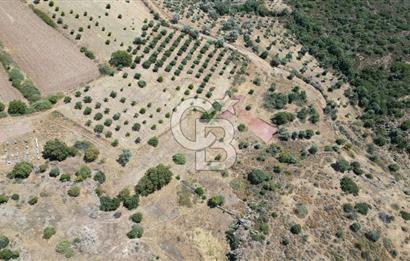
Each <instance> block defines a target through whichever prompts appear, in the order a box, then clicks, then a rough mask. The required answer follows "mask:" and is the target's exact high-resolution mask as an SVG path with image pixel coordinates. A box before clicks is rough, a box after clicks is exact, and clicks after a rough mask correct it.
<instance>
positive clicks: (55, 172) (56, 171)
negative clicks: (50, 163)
mask: <svg viewBox="0 0 410 261" xmlns="http://www.w3.org/2000/svg"><path fill="white" fill-rule="evenodd" d="M48 175H49V176H50V177H53V178H55V177H58V176H59V175H60V169H59V168H57V167H55V168H52V169H51V170H50V172H49V173H48Z"/></svg>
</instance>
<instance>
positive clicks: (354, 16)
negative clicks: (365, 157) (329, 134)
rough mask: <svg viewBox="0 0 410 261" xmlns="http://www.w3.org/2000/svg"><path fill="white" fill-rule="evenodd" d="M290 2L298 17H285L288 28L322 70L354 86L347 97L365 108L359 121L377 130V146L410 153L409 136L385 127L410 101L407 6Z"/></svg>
mask: <svg viewBox="0 0 410 261" xmlns="http://www.w3.org/2000/svg"><path fill="white" fill-rule="evenodd" d="M289 3H290V4H291V5H292V8H293V10H294V12H293V13H292V15H290V16H288V17H286V18H284V19H285V20H286V22H287V26H288V28H289V29H290V30H291V31H292V32H293V33H294V34H295V35H296V36H297V38H298V40H299V41H300V42H301V43H302V44H303V45H304V46H305V47H307V49H308V51H309V53H310V54H312V55H313V56H315V57H316V58H318V59H319V60H320V62H321V64H322V65H324V66H326V67H332V68H334V69H336V70H337V71H339V72H341V73H342V74H343V75H344V76H345V78H346V79H347V80H348V81H349V82H350V83H351V84H352V86H353V88H352V89H351V90H349V91H348V92H346V95H347V96H348V97H349V98H350V101H351V103H352V104H357V105H359V106H360V107H362V108H363V109H364V113H363V115H362V116H361V119H362V120H363V122H364V125H365V126H366V127H370V128H373V130H374V132H375V143H376V144H378V145H380V146H383V145H385V144H387V142H388V141H390V143H391V144H393V145H394V146H396V147H397V148H398V149H400V150H407V152H410V143H409V138H408V134H407V133H405V132H403V130H402V129H400V128H385V127H386V126H390V124H389V123H387V122H391V119H392V117H395V118H397V119H400V118H402V116H403V115H404V114H405V110H406V109H409V108H410V102H409V100H408V99H401V98H402V97H406V96H408V95H409V94H410V88H409V86H410V64H408V63H406V62H405V60H408V59H409V57H410V51H409V49H408V48H407V46H409V45H410V38H409V37H408V36H407V34H406V32H408V30H409V29H410V18H409V16H408V13H409V12H410V6H409V5H408V4H406V1H398V2H397V3H395V4H391V3H390V2H386V1H383V0H375V1H371V2H366V1H336V0H330V1H309V0H302V1H300V0H290V1H289ZM341 21H343V22H341ZM386 57H389V58H390V59H385V58H386ZM375 61H384V62H383V65H381V64H380V63H379V62H375ZM386 123H387V124H386ZM399 123H400V120H399Z"/></svg>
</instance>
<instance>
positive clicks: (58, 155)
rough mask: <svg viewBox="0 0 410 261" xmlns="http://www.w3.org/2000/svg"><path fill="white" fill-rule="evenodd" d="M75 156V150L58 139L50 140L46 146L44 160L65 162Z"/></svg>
mask: <svg viewBox="0 0 410 261" xmlns="http://www.w3.org/2000/svg"><path fill="white" fill-rule="evenodd" d="M75 154H76V150H75V148H73V147H69V146H67V144H65V143H64V142H62V141H60V140H58V139H54V140H49V141H47V142H46V144H45V145H44V150H43V158H45V159H49V160H57V161H63V160H65V159H66V158H67V157H69V156H71V157H73V156H75Z"/></svg>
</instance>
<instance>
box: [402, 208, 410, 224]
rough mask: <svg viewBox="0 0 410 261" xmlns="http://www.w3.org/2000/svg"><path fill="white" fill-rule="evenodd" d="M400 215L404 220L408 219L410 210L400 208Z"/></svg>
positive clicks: (409, 218)
mask: <svg viewBox="0 0 410 261" xmlns="http://www.w3.org/2000/svg"><path fill="white" fill-rule="evenodd" d="M400 216H401V218H402V219H404V220H406V221H408V220H410V212H407V211H404V210H402V211H400Z"/></svg>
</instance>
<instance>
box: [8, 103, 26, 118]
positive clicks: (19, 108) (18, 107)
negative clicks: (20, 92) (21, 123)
mask: <svg viewBox="0 0 410 261" xmlns="http://www.w3.org/2000/svg"><path fill="white" fill-rule="evenodd" d="M27 111H28V108H27V105H26V104H25V103H24V102H22V101H19V100H13V101H11V102H10V103H9V107H8V109H7V112H8V113H9V114H10V115H24V114H26V113H27Z"/></svg>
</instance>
